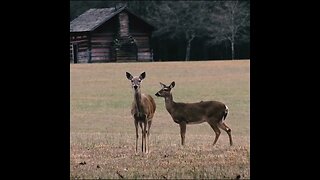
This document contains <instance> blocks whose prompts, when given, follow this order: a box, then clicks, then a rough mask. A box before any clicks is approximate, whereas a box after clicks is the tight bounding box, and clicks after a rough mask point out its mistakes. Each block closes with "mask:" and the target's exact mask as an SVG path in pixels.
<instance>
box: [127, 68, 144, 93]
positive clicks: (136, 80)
mask: <svg viewBox="0 0 320 180" xmlns="http://www.w3.org/2000/svg"><path fill="white" fill-rule="evenodd" d="M126 76H127V78H128V79H129V80H130V81H131V86H132V88H133V89H134V90H135V91H138V90H139V89H140V86H141V81H142V80H143V79H144V78H145V77H146V72H143V73H141V74H140V76H135V77H133V76H132V75H131V74H130V73H128V72H126Z"/></svg>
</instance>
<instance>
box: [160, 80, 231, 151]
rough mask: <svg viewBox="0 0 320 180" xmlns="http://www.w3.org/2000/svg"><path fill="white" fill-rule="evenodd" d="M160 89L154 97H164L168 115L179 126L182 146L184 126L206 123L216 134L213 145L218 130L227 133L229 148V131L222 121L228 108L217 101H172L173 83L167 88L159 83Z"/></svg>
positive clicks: (217, 136) (218, 132)
mask: <svg viewBox="0 0 320 180" xmlns="http://www.w3.org/2000/svg"><path fill="white" fill-rule="evenodd" d="M160 85H161V87H162V89H161V90H160V91H158V92H157V93H156V94H155V95H156V96H158V97H164V99H165V105H166V109H167V111H168V112H169V113H170V115H171V117H172V119H173V121H174V122H175V123H177V124H179V125H180V134H181V144H182V145H184V142H185V134H186V125H187V124H200V123H203V122H207V123H208V124H209V125H210V126H211V128H212V129H213V131H214V132H215V134H216V137H215V139H214V141H213V145H215V144H216V142H217V140H218V138H219V136H220V133H221V131H220V129H219V128H221V129H223V130H224V131H226V132H227V133H228V136H229V141H230V146H232V144H233V143H232V137H231V129H230V128H229V127H228V126H227V125H226V124H225V122H224V120H225V119H226V117H227V115H228V111H229V109H228V107H227V106H226V105H225V104H223V103H221V102H218V101H201V102H198V103H181V102H180V103H178V102H174V101H173V97H172V94H171V89H172V88H173V87H174V86H175V82H174V81H173V82H172V83H171V84H170V85H169V86H166V85H165V84H163V83H161V82H160Z"/></svg>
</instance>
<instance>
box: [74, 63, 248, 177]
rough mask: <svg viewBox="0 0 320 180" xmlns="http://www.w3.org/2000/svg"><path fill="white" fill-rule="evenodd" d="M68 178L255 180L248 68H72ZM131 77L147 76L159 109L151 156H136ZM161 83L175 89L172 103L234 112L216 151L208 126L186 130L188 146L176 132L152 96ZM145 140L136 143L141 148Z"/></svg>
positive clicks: (242, 65)
mask: <svg viewBox="0 0 320 180" xmlns="http://www.w3.org/2000/svg"><path fill="white" fill-rule="evenodd" d="M70 66H71V67H70V71H71V84H70V87H71V92H70V94H71V121H70V127H71V129H70V131H71V134H70V141H71V146H70V155H71V159H70V178H71V179H77V178H80V179H83V178H85V179H99V178H102V179H121V178H126V179H145V178H146V179H150V178H152V179H205V178H208V179H230V178H235V177H236V176H238V175H240V177H241V178H245V179H248V178H250V163H249V161H250V146H249V144H250V133H249V126H250V124H249V118H250V111H249V108H250V103H249V102H250V100H249V99H250V96H249V94H250V93H249V86H250V85H249V84H250V83H249V82H250V79H249V76H250V71H249V69H250V61H249V60H239V61H200V62H156V63H105V64H71V65H70ZM126 71H128V72H130V73H131V74H133V75H139V74H140V73H141V72H143V71H145V72H146V74H147V76H146V79H145V80H144V81H143V82H142V92H144V93H148V94H151V95H152V96H153V97H154V99H155V101H156V104H157V110H156V114H155V117H154V119H153V123H152V127H151V135H150V151H151V152H150V154H149V155H148V156H142V155H141V154H139V155H138V156H136V155H134V146H135V128H134V124H133V119H132V117H131V115H130V107H131V102H132V99H133V95H132V90H131V87H130V83H129V81H128V80H127V79H126V77H125V72H126ZM159 81H161V82H163V83H165V84H169V83H171V82H172V81H175V82H176V86H175V88H174V89H173V92H172V93H173V96H174V100H175V101H178V102H195V101H200V100H218V101H222V102H224V103H226V104H227V105H228V107H229V109H230V113H229V115H228V117H227V120H226V123H227V124H228V125H229V127H230V128H231V129H232V135H233V140H234V146H232V147H230V146H229V140H228V137H227V134H226V133H225V132H222V133H221V136H220V138H219V140H218V142H217V144H216V145H215V146H212V143H213V139H214V132H213V130H212V129H211V128H210V126H209V125H208V124H207V123H203V124H200V125H189V126H187V134H186V146H185V147H182V146H181V145H180V134H179V126H178V125H177V124H175V123H174V122H173V120H172V119H171V117H170V115H169V114H168V112H167V111H166V109H165V107H164V99H162V98H158V97H155V96H154V94H155V93H156V92H157V91H158V90H159V89H160V85H159ZM140 137H141V135H140V136H139V143H141V138H140Z"/></svg>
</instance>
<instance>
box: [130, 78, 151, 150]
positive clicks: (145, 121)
mask: <svg viewBox="0 0 320 180" xmlns="http://www.w3.org/2000/svg"><path fill="white" fill-rule="evenodd" d="M126 76H127V78H128V79H129V80H130V81H131V85H132V89H133V103H132V108H131V114H132V116H133V118H134V125H135V128H136V151H135V153H136V154H137V153H138V138H139V134H138V124H139V125H140V127H141V129H142V145H141V148H142V153H145V154H148V153H149V135H150V127H151V123H152V118H153V115H154V113H155V111H156V103H155V102H154V99H153V98H152V97H151V96H150V95H148V94H142V93H141V81H142V80H143V79H144V78H145V77H146V73H145V72H143V73H141V74H140V76H136V77H133V76H132V75H131V74H130V73H128V72H126ZM147 126H148V128H147ZM146 136H147V137H146Z"/></svg>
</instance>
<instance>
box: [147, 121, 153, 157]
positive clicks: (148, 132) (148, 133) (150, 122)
mask: <svg viewBox="0 0 320 180" xmlns="http://www.w3.org/2000/svg"><path fill="white" fill-rule="evenodd" d="M151 124H152V119H151V120H149V121H148V130H147V153H149V148H150V146H149V143H150V142H149V135H150V128H151Z"/></svg>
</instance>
